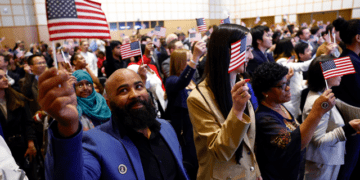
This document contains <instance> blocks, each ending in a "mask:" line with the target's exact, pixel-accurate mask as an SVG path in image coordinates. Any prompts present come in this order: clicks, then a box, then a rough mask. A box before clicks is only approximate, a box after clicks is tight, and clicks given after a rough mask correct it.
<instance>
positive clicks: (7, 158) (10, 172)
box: [0, 136, 28, 180]
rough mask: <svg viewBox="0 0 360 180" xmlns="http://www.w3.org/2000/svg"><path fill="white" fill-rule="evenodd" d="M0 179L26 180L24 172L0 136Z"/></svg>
mask: <svg viewBox="0 0 360 180" xmlns="http://www.w3.org/2000/svg"><path fill="white" fill-rule="evenodd" d="M0 152H1V153H0V179H1V180H20V179H21V180H23V179H24V180H27V179H28V178H27V177H26V176H25V172H24V171H23V170H21V169H19V166H18V165H17V164H16V162H15V159H14V158H13V157H12V154H11V151H10V149H9V147H8V146H7V144H6V142H5V140H4V139H3V137H2V136H0Z"/></svg>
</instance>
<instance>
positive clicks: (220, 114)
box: [187, 24, 261, 180]
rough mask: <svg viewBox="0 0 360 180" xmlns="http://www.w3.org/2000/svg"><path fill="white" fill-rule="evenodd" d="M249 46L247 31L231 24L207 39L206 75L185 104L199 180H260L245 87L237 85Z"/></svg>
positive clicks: (249, 53)
mask: <svg viewBox="0 0 360 180" xmlns="http://www.w3.org/2000/svg"><path fill="white" fill-rule="evenodd" d="M239 41H240V42H239ZM251 41H252V37H251V34H250V33H249V30H248V29H247V28H246V27H243V26H240V25H235V24H224V25H220V26H219V28H218V29H217V30H215V31H214V32H213V33H212V35H211V38H210V41H209V49H208V56H207V62H206V66H205V74H206V76H204V79H203V81H202V82H201V83H200V84H199V85H198V86H197V88H196V89H194V90H193V91H192V92H191V94H190V96H189V98H188V100H187V104H188V109H189V115H190V119H191V122H192V124H193V128H194V142H195V146H196V152H197V156H198V160H199V170H198V174H197V179H199V180H208V179H249V180H250V179H251V180H254V179H261V176H260V171H259V168H258V165H257V162H256V158H255V154H254V142H255V116H254V109H253V107H252V105H251V103H250V101H249V99H250V97H251V96H250V94H249V92H248V90H249V88H248V87H247V86H246V81H245V80H241V81H239V82H237V83H236V76H237V74H238V73H244V72H245V68H246V67H245V66H246V62H247V61H248V60H249V59H252V58H253V55H252V53H251ZM237 55H239V56H237ZM231 57H232V58H231ZM236 57H239V58H236ZM230 59H233V60H234V61H230Z"/></svg>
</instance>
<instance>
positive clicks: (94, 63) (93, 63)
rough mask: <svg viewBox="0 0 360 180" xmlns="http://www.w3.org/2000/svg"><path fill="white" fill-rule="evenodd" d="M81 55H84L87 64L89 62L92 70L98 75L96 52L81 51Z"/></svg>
mask: <svg viewBox="0 0 360 180" xmlns="http://www.w3.org/2000/svg"><path fill="white" fill-rule="evenodd" d="M80 53H81V55H82V56H83V57H84V59H85V61H86V63H87V64H89V66H90V69H91V71H92V72H93V73H94V74H95V76H96V77H97V76H98V67H97V62H98V59H97V57H96V56H95V54H93V53H91V52H86V53H84V52H80Z"/></svg>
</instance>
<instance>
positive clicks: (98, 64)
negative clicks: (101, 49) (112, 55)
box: [97, 56, 106, 68]
mask: <svg viewBox="0 0 360 180" xmlns="http://www.w3.org/2000/svg"><path fill="white" fill-rule="evenodd" d="M104 61H106V57H105V56H104V58H103V59H100V58H98V62H97V66H98V68H101V67H102V65H103V63H104Z"/></svg>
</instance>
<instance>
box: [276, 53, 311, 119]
mask: <svg viewBox="0 0 360 180" xmlns="http://www.w3.org/2000/svg"><path fill="white" fill-rule="evenodd" d="M313 60H314V59H311V60H308V61H305V62H303V63H292V62H289V63H288V62H287V61H288V59H286V58H280V59H279V60H277V61H276V62H277V63H279V64H281V65H283V66H286V67H287V68H290V67H291V68H293V69H294V75H293V77H291V79H290V93H291V100H290V101H289V102H286V103H284V104H283V105H284V106H285V107H286V108H287V109H288V110H289V111H290V113H291V114H292V115H293V116H294V117H295V118H297V117H298V116H299V115H301V110H300V103H301V92H302V90H304V89H305V88H306V87H307V86H306V85H305V83H306V81H304V78H303V74H302V72H303V71H307V70H308V69H309V66H310V63H311V62H312V61H313Z"/></svg>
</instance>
